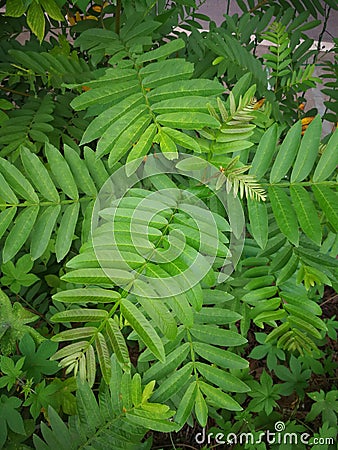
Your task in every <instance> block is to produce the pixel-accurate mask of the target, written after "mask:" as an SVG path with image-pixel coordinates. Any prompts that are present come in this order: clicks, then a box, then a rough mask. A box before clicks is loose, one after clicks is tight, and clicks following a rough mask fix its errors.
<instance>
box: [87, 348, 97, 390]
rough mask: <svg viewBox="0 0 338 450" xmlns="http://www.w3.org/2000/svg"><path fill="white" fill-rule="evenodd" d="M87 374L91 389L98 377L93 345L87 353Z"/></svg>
mask: <svg viewBox="0 0 338 450" xmlns="http://www.w3.org/2000/svg"><path fill="white" fill-rule="evenodd" d="M86 374H87V380H88V384H89V386H90V387H92V386H93V384H94V382H95V376H96V360H95V352H94V348H93V346H92V345H90V346H89V347H88V350H87V351H86Z"/></svg>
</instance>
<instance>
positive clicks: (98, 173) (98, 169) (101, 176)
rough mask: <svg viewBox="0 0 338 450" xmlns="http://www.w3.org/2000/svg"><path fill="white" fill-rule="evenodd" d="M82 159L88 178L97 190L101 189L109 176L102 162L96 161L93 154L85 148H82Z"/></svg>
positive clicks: (89, 149)
mask: <svg viewBox="0 0 338 450" xmlns="http://www.w3.org/2000/svg"><path fill="white" fill-rule="evenodd" d="M84 159H85V162H86V166H87V168H88V170H89V173H90V176H91V177H92V179H93V181H94V183H95V184H96V187H97V189H98V190H99V189H101V187H102V186H103V185H104V183H105V182H106V181H107V180H108V178H109V174H108V172H107V170H106V168H105V166H104V164H103V162H102V161H101V160H99V159H96V156H95V152H94V151H93V150H92V149H91V148H89V147H87V146H85V148H84Z"/></svg>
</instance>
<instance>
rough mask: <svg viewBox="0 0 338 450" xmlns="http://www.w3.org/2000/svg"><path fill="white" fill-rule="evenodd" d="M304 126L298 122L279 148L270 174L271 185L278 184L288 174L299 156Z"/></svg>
mask: <svg viewBox="0 0 338 450" xmlns="http://www.w3.org/2000/svg"><path fill="white" fill-rule="evenodd" d="M301 131H302V124H301V122H300V121H298V122H296V123H295V124H294V125H293V126H292V127H291V128H290V130H289V131H288V133H287V135H286V137H285V139H284V141H283V142H282V145H281V146H280V147H279V150H278V154H277V157H276V160H275V162H274V164H273V166H272V169H271V173H270V183H278V182H279V181H280V180H281V179H282V178H283V177H284V176H285V175H286V174H287V172H288V170H289V169H290V167H291V166H292V163H293V161H294V159H295V157H296V155H297V150H298V148H299V144H300V139H301Z"/></svg>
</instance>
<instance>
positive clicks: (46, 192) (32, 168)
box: [21, 147, 60, 203]
mask: <svg viewBox="0 0 338 450" xmlns="http://www.w3.org/2000/svg"><path fill="white" fill-rule="evenodd" d="M21 161H22V164H23V166H24V168H25V170H26V172H27V175H28V176H29V177H30V179H31V181H32V183H33V184H34V186H35V187H36V189H37V190H38V191H39V192H40V194H41V195H42V196H43V197H45V198H46V199H47V200H50V201H51V202H55V203H58V202H59V201H60V197H59V194H58V192H57V190H56V188H55V186H54V183H53V181H52V180H51V178H50V176H49V173H48V171H47V169H46V168H45V166H44V165H43V164H42V162H41V160H40V159H39V157H38V156H37V155H35V154H34V153H31V152H30V151H29V150H28V149H27V148H26V147H22V148H21Z"/></svg>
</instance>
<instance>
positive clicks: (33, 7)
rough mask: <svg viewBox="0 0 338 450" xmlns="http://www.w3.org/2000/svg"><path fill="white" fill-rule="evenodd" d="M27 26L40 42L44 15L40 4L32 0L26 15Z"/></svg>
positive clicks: (42, 33)
mask: <svg viewBox="0 0 338 450" xmlns="http://www.w3.org/2000/svg"><path fill="white" fill-rule="evenodd" d="M27 24H28V26H29V28H30V29H31V30H32V31H33V33H34V34H35V36H36V37H37V38H38V39H39V41H40V42H41V41H42V39H43V37H44V35H45V15H44V13H43V10H42V8H41V6H40V4H39V3H38V2H37V1H36V0H33V1H32V3H31V4H30V5H29V8H28V13H27Z"/></svg>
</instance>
